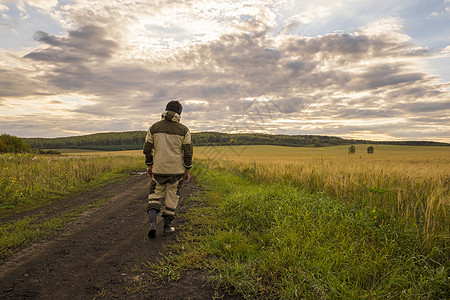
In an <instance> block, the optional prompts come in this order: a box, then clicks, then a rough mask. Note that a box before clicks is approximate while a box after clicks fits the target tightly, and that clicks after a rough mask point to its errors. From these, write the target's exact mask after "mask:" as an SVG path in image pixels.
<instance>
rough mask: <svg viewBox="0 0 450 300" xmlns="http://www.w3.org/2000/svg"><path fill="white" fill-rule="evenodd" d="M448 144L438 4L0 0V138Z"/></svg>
mask: <svg viewBox="0 0 450 300" xmlns="http://www.w3.org/2000/svg"><path fill="white" fill-rule="evenodd" d="M172 99H178V100H180V101H181V102H182V104H183V106H184V111H183V114H182V122H183V123H185V124H186V125H188V126H189V127H190V128H191V130H192V131H194V132H195V131H221V132H249V131H251V132H265V133H277V134H278V133H279V134H319V135H333V136H340V137H345V138H363V139H372V140H434V141H442V142H450V0H259V1H258V0H242V1H235V0H220V1H219V0H217V1H215V0H201V1H200V0H152V1H133V0H92V1H86V0H79V1H78V0H75V1H58V0H19V1H8V0H0V134H1V133H8V134H12V135H16V136H20V137H60V136H73V135H81V134H90V133H96V132H109V131H129V130H147V128H148V126H149V125H150V124H151V123H153V122H155V121H157V120H159V118H160V114H161V112H162V111H163V110H164V107H165V104H166V103H167V102H168V101H169V100H172Z"/></svg>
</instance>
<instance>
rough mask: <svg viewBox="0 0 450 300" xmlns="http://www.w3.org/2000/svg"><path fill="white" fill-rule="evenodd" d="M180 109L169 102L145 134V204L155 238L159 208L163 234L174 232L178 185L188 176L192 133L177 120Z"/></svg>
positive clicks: (175, 104) (179, 105) (149, 233)
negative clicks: (162, 221) (173, 224)
mask: <svg viewBox="0 0 450 300" xmlns="http://www.w3.org/2000/svg"><path fill="white" fill-rule="evenodd" d="M182 110H183V106H182V105H181V103H180V102H178V101H170V102H169V103H168V104H167V106H166V111H165V112H164V113H163V114H162V120H161V121H158V122H156V123H154V124H153V125H152V126H151V127H150V128H149V129H148V131H147V136H146V137H145V144H144V154H145V164H146V165H147V175H148V176H149V177H151V179H152V180H151V183H150V194H149V195H148V204H147V213H148V215H149V218H150V231H149V232H148V237H149V238H155V237H156V216H157V214H158V213H159V212H160V211H161V210H162V212H161V215H162V217H163V218H164V230H163V235H169V234H172V233H174V232H175V228H174V227H172V226H170V225H171V223H172V220H173V219H174V216H175V210H176V208H177V205H178V200H179V197H180V189H181V185H182V184H183V182H188V181H189V180H190V177H191V176H190V171H189V170H190V169H191V167H192V154H193V150H192V141H191V133H190V131H189V128H187V127H186V126H185V125H183V124H181V123H180V119H181V117H180V115H181V112H182ZM163 202H164V206H163V205H162V203H163Z"/></svg>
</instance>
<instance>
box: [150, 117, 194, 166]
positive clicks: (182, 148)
mask: <svg viewBox="0 0 450 300" xmlns="http://www.w3.org/2000/svg"><path fill="white" fill-rule="evenodd" d="M162 118H163V119H162V120H161V121H158V122H156V123H155V124H153V125H152V126H151V127H150V128H149V130H148V131H147V136H146V138H145V141H146V145H145V146H144V153H145V154H146V155H148V154H149V152H151V151H150V150H151V149H146V148H153V149H154V153H153V158H152V159H153V161H152V164H153V174H156V175H179V174H184V172H185V169H189V168H190V167H191V165H192V143H191V133H190V131H189V129H188V128H187V127H186V126H185V125H183V124H181V123H179V121H180V115H179V114H177V113H175V112H173V111H165V112H164V113H163V115H162Z"/></svg>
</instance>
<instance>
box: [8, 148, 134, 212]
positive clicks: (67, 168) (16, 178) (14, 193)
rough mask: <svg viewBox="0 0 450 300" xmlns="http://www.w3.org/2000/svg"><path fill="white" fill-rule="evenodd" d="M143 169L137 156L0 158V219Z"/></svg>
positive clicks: (24, 155) (19, 156)
mask: <svg viewBox="0 0 450 300" xmlns="http://www.w3.org/2000/svg"><path fill="white" fill-rule="evenodd" d="M136 169H142V158H140V157H136V156H95V157H92V156H59V155H58V156H49V155H30V154H15V155H11V154H5V155H0V218H4V217H7V216H10V215H14V214H17V213H19V212H21V211H25V210H30V209H34V208H37V207H41V206H44V205H47V204H50V203H52V202H55V201H57V200H59V199H61V198H62V197H64V196H67V195H70V194H73V193H76V192H81V191H84V190H88V189H90V188H93V187H95V186H98V185H99V184H104V183H105V182H108V181H112V180H116V179H118V178H120V177H121V176H123V175H124V174H125V173H127V172H129V171H131V170H136Z"/></svg>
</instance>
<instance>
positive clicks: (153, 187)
mask: <svg viewBox="0 0 450 300" xmlns="http://www.w3.org/2000/svg"><path fill="white" fill-rule="evenodd" d="M182 177H183V176H182V175H170V176H165V175H154V176H153V178H152V181H151V183H150V193H149V195H148V204H147V211H149V210H150V209H154V210H156V211H157V212H160V211H161V210H162V215H163V216H168V217H171V218H173V217H174V215H175V210H176V208H177V206H178V200H179V198H180V190H181V186H182V184H183V182H182Z"/></svg>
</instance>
